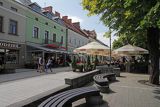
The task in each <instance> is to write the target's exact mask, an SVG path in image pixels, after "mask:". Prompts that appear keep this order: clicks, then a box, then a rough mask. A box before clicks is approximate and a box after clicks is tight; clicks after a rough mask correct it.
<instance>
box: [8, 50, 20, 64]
mask: <svg viewBox="0 0 160 107" xmlns="http://www.w3.org/2000/svg"><path fill="white" fill-rule="evenodd" d="M6 63H7V64H18V63H19V51H17V50H8V49H7V50H6Z"/></svg>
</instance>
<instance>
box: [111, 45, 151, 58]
mask: <svg viewBox="0 0 160 107" xmlns="http://www.w3.org/2000/svg"><path fill="white" fill-rule="evenodd" d="M148 53H149V52H148V50H146V49H143V48H140V47H137V46H133V45H130V44H128V45H125V46H123V47H121V48H118V49H116V50H114V51H113V54H117V55H118V54H119V55H121V54H122V55H126V56H127V55H129V56H135V55H140V54H148Z"/></svg>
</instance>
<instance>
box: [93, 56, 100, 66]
mask: <svg viewBox="0 0 160 107" xmlns="http://www.w3.org/2000/svg"><path fill="white" fill-rule="evenodd" d="M98 63H99V61H98V58H97V55H96V56H95V60H94V65H95V67H96V66H97V65H98Z"/></svg>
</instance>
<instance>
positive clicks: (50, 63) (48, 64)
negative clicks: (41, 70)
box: [46, 58, 52, 72]
mask: <svg viewBox="0 0 160 107" xmlns="http://www.w3.org/2000/svg"><path fill="white" fill-rule="evenodd" d="M48 69H50V71H51V72H52V58H48V61H47V64H46V72H47V70H48Z"/></svg>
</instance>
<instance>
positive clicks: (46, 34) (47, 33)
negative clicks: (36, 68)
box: [44, 31, 49, 44]
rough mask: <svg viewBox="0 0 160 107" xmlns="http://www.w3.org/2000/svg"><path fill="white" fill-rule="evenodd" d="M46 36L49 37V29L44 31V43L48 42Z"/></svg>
mask: <svg viewBox="0 0 160 107" xmlns="http://www.w3.org/2000/svg"><path fill="white" fill-rule="evenodd" d="M48 37H49V31H45V34H44V40H45V43H46V44H48Z"/></svg>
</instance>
